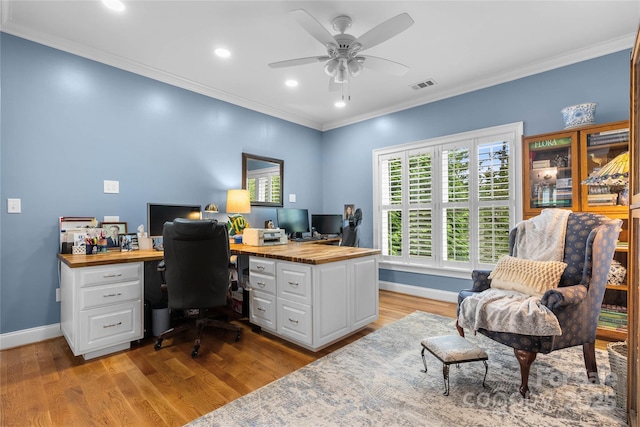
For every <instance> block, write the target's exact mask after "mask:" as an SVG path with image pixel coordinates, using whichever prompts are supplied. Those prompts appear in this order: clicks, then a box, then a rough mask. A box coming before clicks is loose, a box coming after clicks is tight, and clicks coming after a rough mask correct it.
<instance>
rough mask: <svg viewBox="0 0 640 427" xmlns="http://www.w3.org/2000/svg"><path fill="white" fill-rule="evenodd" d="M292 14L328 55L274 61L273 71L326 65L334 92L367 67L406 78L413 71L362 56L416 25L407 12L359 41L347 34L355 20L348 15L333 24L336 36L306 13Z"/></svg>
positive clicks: (374, 57)
mask: <svg viewBox="0 0 640 427" xmlns="http://www.w3.org/2000/svg"><path fill="white" fill-rule="evenodd" d="M290 13H291V14H292V15H293V16H294V18H295V19H296V21H297V22H298V23H299V24H300V25H301V26H302V27H303V28H304V29H305V30H307V32H308V33H309V34H311V36H313V37H314V38H315V39H316V40H318V41H319V42H320V43H322V44H323V45H324V47H325V48H326V49H327V54H326V55H322V56H309V57H305V58H297V59H289V60H286V61H279V62H272V63H271V64H269V67H271V68H283V67H293V66H297V65H304V64H312V63H315V62H325V65H324V72H325V73H326V74H327V75H328V76H329V77H330V79H329V89H330V90H334V89H338V88H339V87H340V86H338V85H339V84H343V83H345V82H347V80H348V77H349V76H351V77H357V76H358V75H359V74H360V73H361V72H362V69H363V67H365V66H366V67H368V68H371V69H375V70H377V71H382V72H385V73H388V74H392V75H397V76H402V75H404V74H405V73H406V72H407V71H408V70H409V67H407V66H406V65H403V64H400V63H398V62H394V61H390V60H388V59H384V58H378V57H376V56H370V55H362V54H361V52H362V51H363V50H365V49H369V48H371V47H373V46H376V45H378V44H380V43H382V42H384V41H387V40H388V39H390V38H392V37H394V36H397V35H398V34H400V33H402V32H403V31H405V30H406V29H407V28H409V27H410V26H411V25H413V19H411V17H410V16H409V15H408V14H407V13H401V14H400V15H397V16H394V17H393V18H390V19H388V20H386V21H384V22H383V23H381V24H379V25H378V26H376V27H374V28H372V29H371V30H369V31H367V32H366V33H364V34H363V35H361V36H360V37H358V38H355V37H354V36H352V35H351V34H346V33H345V31H346V30H347V29H348V28H350V27H351V18H350V17H348V16H344V15H343V16H338V17H337V18H335V19H334V20H333V21H331V25H332V26H333V29H334V30H336V31H338V32H339V34H336V35H335V36H334V35H331V33H329V31H327V29H326V28H325V27H324V26H323V25H322V24H320V23H319V22H318V21H317V20H316V19H315V18H314V17H313V16H311V15H310V14H309V13H307V12H306V11H305V10H303V9H298V10H294V11H292V12H290Z"/></svg>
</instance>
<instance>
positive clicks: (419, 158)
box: [373, 123, 522, 277]
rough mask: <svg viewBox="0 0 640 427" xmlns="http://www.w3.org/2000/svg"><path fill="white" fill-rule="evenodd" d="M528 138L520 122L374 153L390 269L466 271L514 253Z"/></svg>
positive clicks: (381, 232) (380, 233)
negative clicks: (512, 234) (523, 142)
mask: <svg viewBox="0 0 640 427" xmlns="http://www.w3.org/2000/svg"><path fill="white" fill-rule="evenodd" d="M521 138H522V123H513V124H509V125H504V126H497V127H492V128H487V129H481V130H477V131H472V132H466V133H463V134H456V135H451V136H446V137H441V138H435V139H431V140H425V141H419V142H415V143H411V144H405V145H401V146H396V147H389V148H384V149H380V150H375V151H374V167H373V170H374V186H375V195H374V203H375V205H376V210H375V215H376V218H375V220H374V224H375V225H374V239H375V241H376V247H379V248H380V249H381V250H382V261H383V264H385V266H386V263H388V264H389V265H404V266H416V267H422V268H428V269H435V270H444V269H447V270H449V271H451V270H458V271H461V272H463V271H464V272H467V271H471V270H473V269H476V268H490V267H491V266H492V265H494V264H495V263H496V262H497V260H498V258H500V256H502V255H503V254H506V253H508V251H509V230H511V228H512V227H513V226H514V225H515V223H516V219H517V218H519V217H521V209H520V206H521V200H520V191H519V189H520V188H521V177H520V172H519V171H520V170H521V167H520V164H521V161H520V141H521ZM440 273H442V271H440ZM464 277H466V276H464Z"/></svg>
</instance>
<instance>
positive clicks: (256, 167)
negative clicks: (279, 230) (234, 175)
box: [242, 153, 284, 207]
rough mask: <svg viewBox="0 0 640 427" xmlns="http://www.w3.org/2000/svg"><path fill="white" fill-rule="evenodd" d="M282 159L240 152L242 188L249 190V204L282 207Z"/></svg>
mask: <svg viewBox="0 0 640 427" xmlns="http://www.w3.org/2000/svg"><path fill="white" fill-rule="evenodd" d="M283 179H284V161H283V160H278V159H271V158H269V157H263V156H256V155H253V154H247V153H242V188H244V189H245V190H249V194H250V198H251V206H274V207H282V181H283Z"/></svg>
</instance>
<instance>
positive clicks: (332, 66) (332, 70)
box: [324, 59, 340, 77]
mask: <svg viewBox="0 0 640 427" xmlns="http://www.w3.org/2000/svg"><path fill="white" fill-rule="evenodd" d="M339 65H340V62H339V61H338V60H337V59H332V60H331V61H329V62H327V63H326V64H325V65H324V72H325V73H327V75H328V76H329V77H333V76H335V75H336V74H337V73H338V66H339Z"/></svg>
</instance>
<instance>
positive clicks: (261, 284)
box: [256, 282, 267, 288]
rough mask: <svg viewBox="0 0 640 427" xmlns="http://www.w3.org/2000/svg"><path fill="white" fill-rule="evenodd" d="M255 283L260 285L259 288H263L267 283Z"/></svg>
mask: <svg viewBox="0 0 640 427" xmlns="http://www.w3.org/2000/svg"><path fill="white" fill-rule="evenodd" d="M256 285H258V286H260V287H261V288H264V287H265V286H267V284H266V283H264V282H257V283H256Z"/></svg>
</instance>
